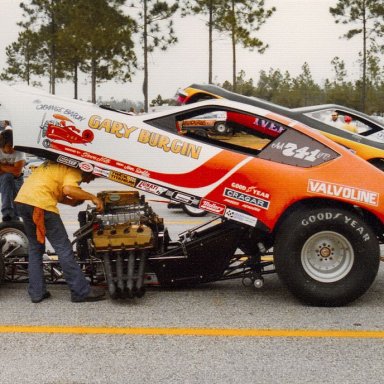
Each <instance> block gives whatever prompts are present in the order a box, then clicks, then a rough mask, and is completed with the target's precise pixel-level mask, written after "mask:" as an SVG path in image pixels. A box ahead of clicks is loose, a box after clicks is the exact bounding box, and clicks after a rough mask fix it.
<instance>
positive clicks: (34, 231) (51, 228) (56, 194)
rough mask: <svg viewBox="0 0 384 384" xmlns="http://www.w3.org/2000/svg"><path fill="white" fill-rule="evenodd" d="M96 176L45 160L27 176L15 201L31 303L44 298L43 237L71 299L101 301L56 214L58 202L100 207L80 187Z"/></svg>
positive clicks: (48, 294) (100, 202)
mask: <svg viewBox="0 0 384 384" xmlns="http://www.w3.org/2000/svg"><path fill="white" fill-rule="evenodd" d="M94 178H95V176H94V175H92V174H89V173H85V172H82V171H80V170H79V169H75V168H71V167H68V166H66V165H63V164H57V163H54V162H50V161H47V162H45V163H43V164H42V165H40V166H39V167H38V168H36V169H35V170H34V171H33V172H32V174H31V175H30V176H29V177H28V178H27V179H26V181H25V183H24V185H23V186H22V188H21V189H20V191H19V193H18V195H17V196H16V199H15V201H16V202H17V208H18V212H19V214H20V216H21V217H22V219H23V221H24V225H25V231H26V234H27V238H28V242H29V244H28V253H29V266H28V274H29V285H28V293H29V296H30V297H31V300H32V302H33V303H39V302H41V301H43V300H44V299H47V298H49V297H50V296H51V294H50V293H49V292H48V291H47V290H46V286H45V279H44V272H43V254H44V252H45V237H46V238H47V239H48V240H49V242H50V243H51V245H52V247H53V248H54V250H55V252H56V254H57V255H58V258H59V262H60V265H61V267H62V270H63V273H64V278H65V280H66V282H67V284H68V286H69V288H70V290H71V300H72V302H84V301H96V300H102V299H103V298H104V295H105V291H104V290H103V289H100V288H94V287H91V286H90V284H89V282H88V280H87V279H86V278H85V276H84V274H83V272H82V271H81V269H80V266H79V264H78V263H77V262H76V260H75V258H74V253H73V249H72V244H71V242H70V240H69V238H68V234H67V232H66V230H65V227H64V224H63V222H62V220H61V217H60V215H59V210H58V208H57V203H62V204H67V205H71V206H76V205H79V204H81V203H83V201H84V200H90V201H91V202H92V203H93V204H95V206H96V210H98V211H102V210H103V202H102V201H101V200H100V199H99V198H98V197H97V196H95V195H93V194H91V193H88V192H86V191H84V190H83V189H81V188H80V186H79V185H80V183H81V182H86V183H89V182H90V181H92V180H94Z"/></svg>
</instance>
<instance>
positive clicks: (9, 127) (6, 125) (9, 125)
mask: <svg viewBox="0 0 384 384" xmlns="http://www.w3.org/2000/svg"><path fill="white" fill-rule="evenodd" d="M6 129H12V127H11V122H10V121H9V120H4V130H6Z"/></svg>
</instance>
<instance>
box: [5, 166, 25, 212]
mask: <svg viewBox="0 0 384 384" xmlns="http://www.w3.org/2000/svg"><path fill="white" fill-rule="evenodd" d="M23 183H24V177H23V176H20V177H18V178H16V179H15V178H14V176H13V175H12V173H2V174H1V175H0V194H1V214H2V216H3V217H4V216H10V217H11V218H16V217H18V213H17V209H16V206H15V203H14V200H15V197H16V195H17V193H18V192H19V190H20V188H21V186H22V185H23Z"/></svg>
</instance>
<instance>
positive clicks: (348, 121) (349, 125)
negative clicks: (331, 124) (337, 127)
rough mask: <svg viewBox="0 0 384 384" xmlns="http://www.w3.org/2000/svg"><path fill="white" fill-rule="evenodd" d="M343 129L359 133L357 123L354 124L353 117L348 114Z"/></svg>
mask: <svg viewBox="0 0 384 384" xmlns="http://www.w3.org/2000/svg"><path fill="white" fill-rule="evenodd" d="M343 129H345V130H346V131H349V132H353V133H358V130H357V127H356V125H353V124H352V117H351V116H348V115H345V116H344V125H343Z"/></svg>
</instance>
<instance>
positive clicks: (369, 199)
mask: <svg viewBox="0 0 384 384" xmlns="http://www.w3.org/2000/svg"><path fill="white" fill-rule="evenodd" d="M307 191H308V192H311V193H316V194H319V195H324V196H332V197H341V198H343V199H347V200H351V201H358V202H360V203H365V204H369V205H373V206H376V207H377V206H378V205H379V196H380V195H379V194H378V193H377V192H373V191H368V190H366V189H360V188H354V187H349V186H347V185H342V184H336V183H329V182H325V181H319V180H312V179H309V180H308V187H307Z"/></svg>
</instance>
